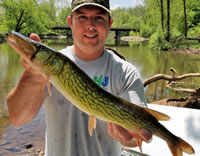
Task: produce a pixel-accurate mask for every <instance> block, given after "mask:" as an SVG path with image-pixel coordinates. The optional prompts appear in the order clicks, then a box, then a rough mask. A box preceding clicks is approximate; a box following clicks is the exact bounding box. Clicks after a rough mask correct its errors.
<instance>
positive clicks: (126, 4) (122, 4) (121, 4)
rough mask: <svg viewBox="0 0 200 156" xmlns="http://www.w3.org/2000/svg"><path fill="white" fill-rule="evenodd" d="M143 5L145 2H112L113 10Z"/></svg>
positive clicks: (115, 0) (138, 0)
mask: <svg viewBox="0 0 200 156" xmlns="http://www.w3.org/2000/svg"><path fill="white" fill-rule="evenodd" d="M143 3H144V0H110V7H111V9H115V8H117V7H121V8H124V7H125V8H129V7H136V6H138V5H142V4H143Z"/></svg>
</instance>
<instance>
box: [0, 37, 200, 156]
mask: <svg viewBox="0 0 200 156" xmlns="http://www.w3.org/2000/svg"><path fill="white" fill-rule="evenodd" d="M63 42H64V43H63ZM45 44H49V46H51V47H52V48H55V49H57V50H58V49H62V48H64V47H66V45H67V44H66V41H61V42H60V41H59V42H53V41H45ZM68 44H71V41H70V43H68ZM112 48H114V49H115V50H117V51H118V52H119V53H120V54H121V55H123V56H124V57H125V58H126V59H127V60H128V61H129V62H131V63H133V64H134V65H136V66H137V68H138V69H139V71H140V73H141V76H142V79H143V80H145V79H147V78H149V77H151V76H153V75H154V74H157V73H164V74H171V73H170V71H169V69H170V68H171V67H173V68H175V69H176V71H177V74H178V75H180V74H185V73H199V72H200V56H188V55H184V54H178V53H171V52H158V51H153V50H150V49H149V48H148V47H147V46H145V45H136V46H132V47H129V46H118V47H113V46H112ZM22 70H23V68H22V67H21V65H20V64H19V56H18V55H17V54H16V52H14V51H13V50H12V49H11V48H10V47H9V46H8V44H7V43H3V44H0V71H1V74H0V155H6V156H8V155H13V154H15V155H17V154H19V155H21V154H24V155H25V154H28V153H33V152H35V151H37V150H38V149H39V148H43V147H44V129H45V122H44V112H43V110H41V112H40V113H39V114H38V116H37V117H36V118H35V120H33V121H32V122H30V123H29V124H27V125H24V126H22V127H18V128H16V127H14V126H12V125H10V122H9V121H8V111H7V106H6V101H5V99H6V96H7V94H8V92H9V91H10V90H11V89H12V88H13V87H14V86H15V85H16V83H17V81H18V80H19V77H20V74H21V72H22ZM188 81H189V82H191V81H194V82H195V83H198V84H200V82H199V80H198V79H192V80H191V79H188ZM145 89H146V95H147V100H148V102H152V101H154V100H159V99H161V98H164V97H177V96H184V95H183V94H180V93H176V92H174V91H170V90H168V89H165V82H164V81H158V82H156V83H153V84H151V85H149V86H148V87H146V88H145ZM27 144H30V145H31V146H29V147H31V148H28V149H27Z"/></svg>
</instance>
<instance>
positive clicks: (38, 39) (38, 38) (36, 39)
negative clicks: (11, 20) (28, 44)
mask: <svg viewBox="0 0 200 156" xmlns="http://www.w3.org/2000/svg"><path fill="white" fill-rule="evenodd" d="M30 39H32V40H35V41H38V42H41V40H40V37H39V36H38V35H37V34H35V33H32V34H31V35H30Z"/></svg>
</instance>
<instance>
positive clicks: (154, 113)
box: [144, 108, 170, 121]
mask: <svg viewBox="0 0 200 156" xmlns="http://www.w3.org/2000/svg"><path fill="white" fill-rule="evenodd" d="M144 109H145V110H146V111H147V112H148V113H150V114H151V115H152V116H154V117H155V118H156V119H157V120H161V121H168V120H170V117H169V116H168V115H166V114H164V113H161V112H158V111H155V110H152V109H149V108H144Z"/></svg>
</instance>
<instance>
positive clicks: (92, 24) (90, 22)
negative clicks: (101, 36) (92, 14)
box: [87, 18, 96, 30]
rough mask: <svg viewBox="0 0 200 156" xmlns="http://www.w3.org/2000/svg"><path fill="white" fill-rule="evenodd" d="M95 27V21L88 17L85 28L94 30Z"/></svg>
mask: <svg viewBox="0 0 200 156" xmlns="http://www.w3.org/2000/svg"><path fill="white" fill-rule="evenodd" d="M94 29H96V22H95V19H94V18H89V19H88V23H87V30H94Z"/></svg>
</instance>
